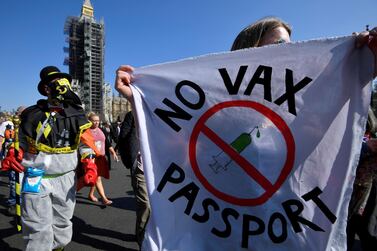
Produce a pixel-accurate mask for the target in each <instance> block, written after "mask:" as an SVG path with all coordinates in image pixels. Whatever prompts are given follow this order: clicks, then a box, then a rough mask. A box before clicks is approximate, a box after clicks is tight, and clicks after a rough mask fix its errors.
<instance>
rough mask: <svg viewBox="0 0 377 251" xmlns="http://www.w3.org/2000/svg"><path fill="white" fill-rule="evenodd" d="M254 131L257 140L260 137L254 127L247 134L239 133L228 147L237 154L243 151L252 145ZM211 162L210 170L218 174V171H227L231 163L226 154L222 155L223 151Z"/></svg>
mask: <svg viewBox="0 0 377 251" xmlns="http://www.w3.org/2000/svg"><path fill="white" fill-rule="evenodd" d="M254 130H257V132H256V134H255V136H256V137H257V138H259V137H260V131H259V127H258V126H255V127H254V128H253V129H252V130H251V131H250V132H249V133H246V132H244V133H241V134H240V136H238V137H237V138H236V139H235V140H233V142H232V143H230V146H231V147H232V148H233V149H234V150H235V151H236V152H237V153H241V152H242V151H243V150H245V148H246V147H248V146H249V145H250V144H251V143H252V135H251V134H252V133H253V132H254ZM212 159H213V162H212V163H210V164H209V166H210V167H211V169H212V170H213V171H214V172H215V173H218V172H219V170H220V169H222V170H227V167H228V165H229V164H230V163H231V162H232V161H233V160H232V159H231V158H230V157H229V155H228V154H226V153H224V151H221V152H220V153H218V154H217V155H215V156H212Z"/></svg>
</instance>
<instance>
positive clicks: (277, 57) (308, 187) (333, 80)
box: [133, 37, 373, 251]
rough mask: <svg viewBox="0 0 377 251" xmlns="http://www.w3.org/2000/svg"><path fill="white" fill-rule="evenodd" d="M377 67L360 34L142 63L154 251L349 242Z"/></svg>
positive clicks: (139, 81) (137, 95) (140, 103)
mask: <svg viewBox="0 0 377 251" xmlns="http://www.w3.org/2000/svg"><path fill="white" fill-rule="evenodd" d="M372 72H373V56H372V53H371V52H370V51H369V49H368V48H363V49H355V48H354V38H352V37H343V38H335V39H327V40H317V41H308V42H302V43H292V44H283V45H279V46H275V45H273V46H268V47H262V48H255V49H249V50H242V51H236V52H232V53H222V54H214V55H208V56H202V57H198V58H192V59H187V60H182V61H178V62H173V63H167V64H161V65H154V66H149V67H145V68H139V69H137V70H136V71H135V79H136V80H135V83H134V87H133V93H134V99H135V108H136V114H137V120H138V124H139V128H140V132H139V133H140V140H141V150H142V156H143V160H144V171H145V176H146V179H147V186H148V192H149V195H150V202H151V206H152V215H151V217H150V219H149V223H148V227H147V231H146V236H145V240H144V243H143V250H180V251H183V250H187V251H200V250H203V251H208V250H216V251H218V250H227V251H228V250H263V251H264V250H279V251H282V250H306V251H309V250H313V251H318V250H346V234H345V228H346V219H347V208H348V202H349V199H350V196H351V193H352V183H353V179H354V174H355V168H356V165H357V161H358V156H359V152H360V148H361V141H362V137H363V133H364V128H365V123H366V116H367V110H368V105H369V102H370V95H371V87H370V85H368V81H370V80H371V79H372Z"/></svg>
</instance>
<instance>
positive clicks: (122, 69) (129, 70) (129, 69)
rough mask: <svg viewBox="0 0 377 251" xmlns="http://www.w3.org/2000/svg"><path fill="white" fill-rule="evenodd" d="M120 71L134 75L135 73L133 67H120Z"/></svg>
mask: <svg viewBox="0 0 377 251" xmlns="http://www.w3.org/2000/svg"><path fill="white" fill-rule="evenodd" d="M118 71H126V72H130V73H132V72H133V71H134V68H133V67H132V66H131V65H121V66H119V68H118Z"/></svg>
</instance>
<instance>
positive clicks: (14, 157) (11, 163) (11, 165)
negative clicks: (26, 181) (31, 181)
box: [1, 147, 25, 173]
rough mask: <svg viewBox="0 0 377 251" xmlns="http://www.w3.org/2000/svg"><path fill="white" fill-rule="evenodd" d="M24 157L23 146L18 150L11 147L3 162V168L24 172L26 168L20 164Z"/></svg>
mask: <svg viewBox="0 0 377 251" xmlns="http://www.w3.org/2000/svg"><path fill="white" fill-rule="evenodd" d="M23 157H24V151H23V150H22V149H21V148H20V149H19V150H18V151H17V150H16V149H15V148H14V147H11V148H10V149H9V151H8V154H7V156H6V157H5V159H4V160H3V162H2V164H1V165H2V169H1V170H3V171H8V170H10V169H12V170H14V171H16V172H18V173H22V172H23V171H24V170H25V168H24V167H23V166H22V165H21V164H20V162H21V161H22V158H23Z"/></svg>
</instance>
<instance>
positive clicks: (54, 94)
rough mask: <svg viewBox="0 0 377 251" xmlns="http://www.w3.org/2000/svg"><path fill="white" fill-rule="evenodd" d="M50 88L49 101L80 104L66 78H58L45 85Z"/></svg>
mask: <svg viewBox="0 0 377 251" xmlns="http://www.w3.org/2000/svg"><path fill="white" fill-rule="evenodd" d="M47 86H48V87H49V88H50V95H51V99H52V100H53V101H54V102H59V103H74V104H81V101H80V98H79V97H78V96H77V95H76V94H75V93H74V92H73V91H72V89H71V84H70V83H69V80H68V79H66V78H60V79H57V80H55V81H53V82H50V83H49V84H48V85H47Z"/></svg>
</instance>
